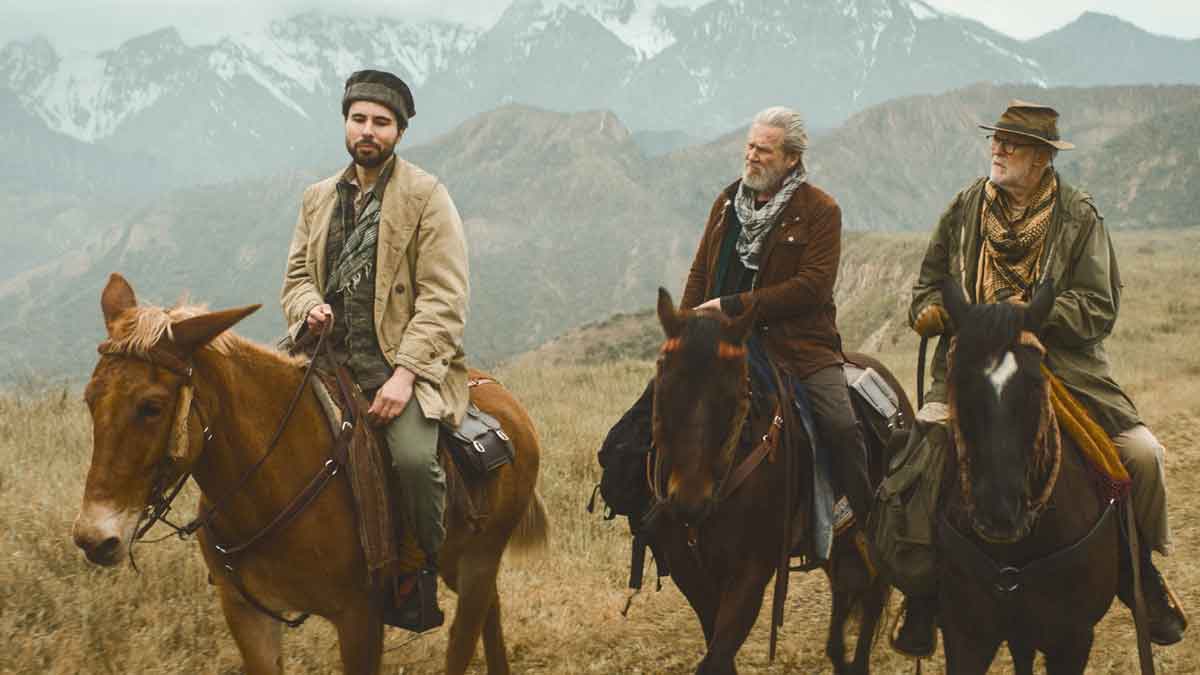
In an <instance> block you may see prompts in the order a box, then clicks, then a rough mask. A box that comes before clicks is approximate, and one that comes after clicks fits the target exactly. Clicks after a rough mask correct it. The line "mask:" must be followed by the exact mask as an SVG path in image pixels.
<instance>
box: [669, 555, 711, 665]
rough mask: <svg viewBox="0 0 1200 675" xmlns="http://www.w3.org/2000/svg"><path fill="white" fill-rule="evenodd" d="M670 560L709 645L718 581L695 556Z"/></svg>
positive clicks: (675, 578)
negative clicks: (701, 565)
mask: <svg viewBox="0 0 1200 675" xmlns="http://www.w3.org/2000/svg"><path fill="white" fill-rule="evenodd" d="M670 562H671V578H672V579H674V580H675V585H676V586H678V587H679V590H680V592H682V593H683V596H684V597H685V598H687V600H688V604H690V605H691V606H692V611H694V612H695V613H696V618H697V619H699V620H700V629H701V630H703V631H704V644H705V645H706V646H707V645H708V644H710V643H711V642H712V634H713V623H714V622H715V620H716V618H717V594H716V592H715V591H716V581H715V580H714V579H712V578H711V577H710V576H709V575H708V573H707V572H705V571H704V569H703V568H702V567H700V565H699V564H698V563H697V561H696V559H695V556H692V555H684V556H675V557H673V558H672V559H671V561H670Z"/></svg>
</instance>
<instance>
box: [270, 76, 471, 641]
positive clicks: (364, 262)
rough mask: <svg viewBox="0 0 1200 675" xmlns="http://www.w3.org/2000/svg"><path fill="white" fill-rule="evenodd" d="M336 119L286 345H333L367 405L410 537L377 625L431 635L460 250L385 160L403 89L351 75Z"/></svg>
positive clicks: (455, 373)
mask: <svg viewBox="0 0 1200 675" xmlns="http://www.w3.org/2000/svg"><path fill="white" fill-rule="evenodd" d="M342 114H343V116H344V118H345V132H346V137H345V141H346V150H347V152H349V153H350V156H351V158H352V160H353V161H352V162H351V164H350V166H348V167H347V168H346V169H345V170H343V171H341V172H339V173H338V174H336V175H334V176H331V177H329V178H326V179H325V180H323V181H321V182H319V183H316V184H314V185H312V186H310V187H309V188H308V189H307V190H305V191H304V201H303V205H302V206H301V208H300V217H299V218H298V219H297V221H296V230H295V234H294V236H293V238H292V244H291V248H290V249H289V251H288V261H287V272H286V273H285V276H284V282H283V292H282V297H281V304H282V305H283V313H284V315H285V316H286V317H287V320H288V323H289V325H290V326H291V328H290V333H291V335H292V337H293V338H297V337H298V336H299V334H300V332H301V331H302V330H310V331H314V332H317V333H320V332H323V331H330V332H331V333H330V335H329V337H328V338H327V340H328V344H330V345H331V349H332V351H333V354H334V358H335V360H337V361H339V362H341V363H344V364H345V365H346V366H347V367H348V368H349V370H350V372H351V374H352V375H353V377H354V379H355V381H356V382H357V384H358V385H359V386H360V387H361V388H362V390H363V391H364V393H366V395H367V397H368V399H370V400H371V408H370V410H369V411H368V413H367V416H368V418H369V419H370V420H371V421H372V422H373V423H375V424H377V425H379V426H381V427H383V429H384V435H385V436H386V439H387V446H388V450H389V452H390V455H391V460H392V468H393V471H394V474H395V478H396V482H397V483H398V487H399V496H400V500H399V501H400V504H401V510H402V519H403V522H404V527H405V532H406V533H410V534H409V535H408V536H406V537H405V540H404V541H403V542H402V545H401V560H400V564H401V567H402V568H403V571H404V572H406V573H407V574H406V576H405V578H404V580H403V581H402V583H401V585H400V593H401V594H404V595H406V596H407V598H408V601H407V602H404V603H402V606H401V607H400V608H399V611H398V612H396V613H394V614H385V619H386V620H388V622H389V623H393V624H395V625H398V626H402V627H404V628H408V629H410V630H416V631H421V630H426V629H428V628H432V627H435V626H439V625H441V623H442V613H441V611H440V610H439V609H438V608H437V593H436V589H437V574H436V569H435V566H436V561H437V558H436V556H437V552H438V549H439V548H440V547H441V545H442V541H443V539H444V538H445V535H446V532H445V529H444V526H443V524H442V515H443V511H444V509H445V494H446V482H445V476H444V475H443V473H442V469H441V466H440V465H439V464H438V460H437V439H438V423H439V422H442V421H444V422H447V423H450V424H453V425H457V424H458V423H459V422H460V421H461V419H462V417H463V414H464V413H465V412H466V408H467V369H466V363H465V359H464V355H463V349H462V335H463V326H464V323H465V321H466V313H467V293H468V286H467V250H466V243H465V241H464V239H463V227H462V221H461V220H460V219H459V216H458V212H457V211H456V210H455V208H454V203H453V202H452V201H450V195H449V194H448V193H447V192H446V188H445V187H444V186H443V185H442V184H441V183H440V182H439V181H438V179H437V178H435V177H433V176H431V175H429V174H427V173H425V172H424V171H422V170H421V169H419V168H417V167H416V166H413V165H412V164H409V163H408V162H405V161H404V160H403V159H400V158H398V157H396V156H394V154H393V152H394V150H395V147H396V143H397V142H399V140H400V138H401V137H403V135H404V131H405V130H406V129H407V128H408V122H409V120H410V119H411V118H412V117H413V115H414V114H415V108H414V106H413V99H412V93H411V92H410V91H409V89H408V86H407V85H406V84H405V83H404V82H403V81H402V80H401V79H400V78H398V77H396V76H395V75H392V74H391V73H386V72H381V71H376V70H363V71H359V72H357V73H354V74H353V75H351V76H350V78H349V79H348V80H346V89H345V92H344V94H343V97H342ZM413 534H415V542H414V541H413V536H412V535H413ZM418 546H419V547H418Z"/></svg>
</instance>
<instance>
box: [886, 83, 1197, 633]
mask: <svg viewBox="0 0 1200 675" xmlns="http://www.w3.org/2000/svg"><path fill="white" fill-rule="evenodd" d="M1057 120H1058V113H1057V112H1056V111H1055V110H1053V109H1052V108H1049V107H1047V106H1043V105H1039V104H1036V103H1029V102H1025V101H1017V100H1014V101H1012V102H1011V104H1010V105H1009V108H1008V109H1007V110H1006V111H1005V112H1004V114H1003V115H1002V116H1001V118H1000V120H999V121H998V122H997V123H996V124H994V125H980V127H981V128H983V129H986V130H989V131H991V132H992V134H993V135H992V136H990V139H991V154H990V157H991V166H990V171H989V175H988V177H986V178H979V179H977V180H975V181H974V182H972V183H971V185H969V186H967V187H966V188H965V189H963V190H962V191H961V192H959V193H958V195H956V196H955V198H954V200H953V201H952V202H951V203H950V206H949V207H948V208H947V209H946V211H945V213H943V214H942V217H941V218H940V219H939V221H938V224H937V227H936V228H935V229H934V232H933V236H932V237H931V238H930V241H929V247H928V250H927V251H926V253H925V259H924V261H923V262H922V263H921V271H920V275H919V277H918V279H917V283H916V285H915V286H914V287H913V292H912V305H911V307H910V309H909V321H910V323H911V325H912V327H913V329H914V330H916V331H917V332H918V333H920V334H921V335H922V336H923V337H934V336H939V335H943V334H944V333H945V332H946V331H947V330H948V329H950V328H951V327H950V325H949V324H950V320H949V316H948V315H947V313H946V310H945V309H944V307H943V304H942V295H941V290H940V289H941V284H942V281H943V280H945V279H947V278H953V279H957V280H959V281H960V282H961V283H962V286H963V288H964V289H966V291H967V294H968V299H969V300H970V301H971V302H1004V301H1018V302H1027V301H1029V300H1030V297H1031V293H1032V289H1033V288H1034V286H1035V285H1036V284H1037V283H1038V282H1040V281H1041V280H1043V279H1053V280H1054V283H1055V291H1056V300H1055V302H1054V308H1053V309H1052V310H1051V312H1050V315H1049V317H1048V319H1047V320H1046V323H1045V324H1044V327H1043V335H1042V336H1041V337H1042V342H1043V343H1044V345H1045V347H1046V366H1047V367H1048V368H1049V369H1050V371H1051V372H1052V373H1054V375H1055V376H1056V377H1058V378H1059V379H1060V380H1061V381H1062V383H1063V384H1064V385H1066V387H1067V389H1068V390H1070V392H1071V394H1072V395H1074V397H1075V398H1076V399H1078V400H1079V401H1080V402H1081V403H1082V404H1083V406H1084V407H1085V408H1086V409H1087V411H1088V413H1089V414H1090V415H1091V416H1092V417H1093V418H1094V419H1095V421H1096V422H1097V423H1098V424H1099V425H1100V426H1101V427H1102V428H1103V429H1104V430H1105V431H1106V432H1107V433H1108V434H1109V436H1111V437H1112V439H1113V442H1114V444H1115V445H1116V447H1117V451H1118V452H1119V453H1120V455H1121V459H1122V462H1123V463H1124V464H1125V467H1126V468H1127V469H1128V471H1129V474H1130V477H1131V478H1132V481H1133V485H1132V493H1133V506H1134V513H1135V516H1136V519H1137V524H1138V531H1139V533H1140V535H1141V542H1142V544H1143V547H1144V550H1143V551H1142V556H1143V565H1144V566H1145V567H1144V569H1145V570H1146V572H1145V573H1144V576H1143V579H1144V584H1143V586H1144V589H1143V590H1144V591H1145V593H1146V598H1147V603H1148V605H1149V610H1150V624H1151V625H1150V635H1151V639H1152V640H1153V641H1154V642H1156V643H1158V644H1173V643H1175V642H1178V641H1179V640H1180V639H1182V635H1183V631H1184V628H1185V626H1186V623H1185V620H1184V617H1183V614H1182V611H1181V610H1180V609H1179V608H1178V606H1177V605H1176V604H1175V602H1174V600H1173V598H1172V597H1170V596H1169V592H1168V591H1167V587H1166V583H1165V581H1164V580H1163V578H1162V576H1161V575H1160V574H1159V573H1158V571H1157V570H1155V569H1154V567H1153V565H1152V564H1151V558H1150V551H1151V550H1157V551H1158V552H1160V553H1162V554H1163V555H1166V554H1167V553H1168V552H1169V550H1170V530H1169V528H1168V526H1167V493H1166V482H1165V478H1164V474H1163V447H1162V445H1161V444H1160V443H1159V442H1158V440H1157V439H1156V438H1155V437H1154V435H1153V434H1152V433H1150V430H1149V429H1147V428H1146V426H1145V425H1144V424H1143V423H1142V420H1141V418H1140V417H1139V416H1138V412H1137V409H1136V408H1135V407H1134V405H1133V402H1132V401H1131V400H1130V399H1129V397H1128V396H1126V395H1125V393H1124V392H1123V391H1122V390H1121V387H1120V386H1119V385H1118V384H1117V383H1116V382H1115V381H1114V380H1113V378H1112V375H1111V374H1110V370H1109V364H1108V357H1107V355H1106V353H1105V351H1104V340H1105V338H1107V337H1108V336H1109V334H1110V333H1111V332H1112V329H1113V325H1114V324H1115V323H1116V320H1117V310H1118V308H1119V306H1120V298H1121V278H1120V274H1119V273H1118V270H1117V259H1116V253H1115V252H1114V250H1113V246H1112V241H1111V240H1110V239H1109V235H1108V230H1107V229H1106V228H1105V226H1104V219H1103V218H1101V217H1100V213H1099V211H1098V210H1097V209H1096V205H1095V204H1094V203H1093V201H1092V197H1091V195H1089V194H1087V193H1086V192H1083V191H1081V190H1079V189H1077V188H1075V187H1073V186H1071V185H1069V184H1067V183H1066V181H1065V180H1063V178H1062V176H1061V175H1060V174H1059V173H1058V172H1057V171H1056V170H1055V169H1054V165H1053V161H1054V158H1055V157H1056V156H1057V154H1058V152H1059V151H1060V150H1070V149H1072V148H1073V147H1074V146H1073V145H1072V144H1070V143H1067V142H1066V141H1063V140H1061V139H1060V138H1059V135H1058V128H1057ZM949 343H950V341H949V340H948V339H946V338H943V339H940V340H939V341H938V346H937V350H936V352H935V354H934V359H933V364H932V371H933V385H932V388H931V391H930V394H929V396H928V398H927V401H928V402H927V404H926V406H925V407H924V408H923V409H922V410H921V412H920V414H919V415H918V419H922V420H924V421H926V422H933V423H945V420H946V419H947V412H946V355H947V351H948V348H949ZM941 436H942V437H944V434H942V435H941ZM934 606H935V599H934V598H928V597H927V598H910V599H909V610H908V615H907V617H906V620H905V623H904V626H903V627H902V629H901V632H900V635H899V636H898V638H897V640H896V646H897V648H898V649H900V650H901V651H904V652H907V653H911V654H914V655H920V654H923V653H927V652H929V651H932V649H933V644H934V635H933V630H934Z"/></svg>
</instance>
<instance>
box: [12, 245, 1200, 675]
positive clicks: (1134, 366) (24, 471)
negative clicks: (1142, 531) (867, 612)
mask: <svg viewBox="0 0 1200 675" xmlns="http://www.w3.org/2000/svg"><path fill="white" fill-rule="evenodd" d="M889 236H890V235H889ZM899 239H904V241H902V242H901V241H898V240H899ZM919 239H920V238H919V237H912V238H906V237H899V236H897V237H896V239H891V240H889V241H892V242H893V243H903V244H905V246H906V247H908V248H909V250H912V248H913V247H916V248H919ZM1117 246H1118V249H1119V254H1120V256H1121V260H1122V270H1123V272H1124V276H1125V296H1124V302H1123V305H1122V317H1121V321H1120V323H1119V325H1118V328H1117V331H1116V334H1115V335H1114V336H1113V338H1112V339H1111V340H1110V341H1109V351H1110V355H1111V357H1112V360H1113V362H1114V366H1115V371H1116V372H1115V374H1116V377H1117V379H1118V381H1120V382H1122V383H1123V384H1124V385H1125V386H1126V387H1127V389H1128V391H1129V393H1130V394H1131V396H1132V397H1133V399H1134V400H1135V401H1136V402H1137V403H1138V405H1139V407H1140V409H1141V410H1142V412H1143V415H1144V417H1145V419H1146V421H1147V422H1148V423H1149V425H1150V426H1151V428H1152V429H1153V430H1154V431H1155V432H1156V433H1157V434H1158V436H1159V438H1160V439H1161V440H1162V441H1163V442H1164V444H1165V445H1166V446H1167V449H1168V456H1167V475H1168V480H1169V484H1170V489H1171V502H1170V508H1171V516H1172V521H1173V524H1174V534H1175V542H1176V552H1175V554H1174V555H1173V556H1172V557H1171V558H1169V559H1166V560H1164V561H1162V567H1163V568H1164V570H1165V572H1166V574H1167V575H1168V578H1169V579H1170V580H1171V581H1172V582H1173V584H1174V585H1175V587H1176V589H1177V591H1178V592H1179V594H1180V595H1181V596H1182V598H1183V601H1184V602H1185V604H1186V605H1188V606H1189V607H1191V608H1192V609H1193V610H1195V609H1196V608H1198V607H1200V572H1197V571H1196V570H1197V567H1196V565H1195V564H1194V563H1195V561H1196V560H1197V559H1198V558H1200V536H1198V531H1197V528H1196V527H1194V526H1193V525H1192V524H1193V523H1194V522H1196V519H1197V518H1198V517H1200V407H1198V406H1197V400H1200V296H1198V295H1197V293H1196V292H1197V290H1198V289H1200V267H1197V266H1196V263H1195V261H1196V260H1197V259H1200V231H1196V230H1192V231H1177V232H1144V233H1131V234H1122V235H1120V236H1118V237H1117ZM889 293H893V292H892V291H889ZM650 300H651V299H647V302H648V303H649V302H650ZM897 304H898V303H895V302H890V301H889V302H884V303H882V304H881V305H880V306H881V307H887V306H890V307H896V306H897ZM872 313H874V312H871V313H867V314H872ZM846 314H847V315H848V316H856V314H855V310H854V309H853V308H847V311H846ZM859 314H863V313H862V312H859ZM887 318H889V317H885V318H884V320H886V319H887ZM890 318H891V319H892V320H893V322H896V321H898V319H897V318H896V317H895V316H892V317H890ZM844 329H845V331H846V332H847V335H848V336H855V337H857V338H858V340H859V342H860V343H861V341H863V340H865V339H867V338H868V336H869V338H870V342H871V344H872V345H873V346H875V347H877V348H878V349H880V350H881V351H880V353H881V355H882V357H883V359H884V360H885V362H887V363H888V364H890V365H891V366H892V367H893V368H895V369H896V371H897V372H898V373H899V374H900V376H901V380H902V381H903V382H905V383H906V386H909V387H912V386H913V377H914V376H913V373H914V361H915V357H914V355H915V341H914V340H913V339H912V338H911V337H910V336H909V335H908V334H906V333H904V332H903V331H900V330H893V331H891V332H890V333H888V335H883V334H881V333H880V331H879V330H877V327H875V326H869V325H859V326H854V327H850V326H846V327H844ZM889 335H890V337H889ZM97 337H99V336H97ZM852 344H854V343H853V342H852ZM651 371H652V365H651V364H650V363H649V362H647V361H640V360H621V361H612V362H605V363H593V364H583V365H554V366H550V367H546V366H540V367H539V366H538V365H537V364H536V363H535V361H534V360H524V361H520V362H518V363H516V364H514V365H512V366H510V367H508V368H505V369H502V370H501V371H500V373H499V375H500V376H501V379H502V380H503V381H504V382H505V383H506V384H507V385H508V386H509V387H510V388H511V389H512V390H513V391H514V392H516V394H517V395H518V396H519V397H520V398H521V399H522V400H523V401H524V403H525V404H526V405H527V406H528V407H529V409H530V410H531V412H532V414H533V416H534V419H535V420H536V421H537V423H538V427H539V431H540V434H541V437H542V441H543V445H544V452H545V454H544V463H543V467H544V472H543V475H542V479H541V490H542V493H543V495H544V496H545V498H546V501H547V504H548V506H549V508H550V511H551V515H552V517H553V520H554V527H555V530H554V535H553V543H552V549H551V551H550V552H549V553H548V554H547V555H546V556H544V557H542V558H536V559H530V560H510V561H509V562H508V564H507V565H506V567H505V569H504V571H503V573H502V577H501V597H502V598H503V602H504V605H505V606H504V616H505V630H506V633H507V636H508V640H509V648H510V652H511V657H512V661H513V666H514V671H515V672H519V673H555V674H558V673H598V674H616V673H685V672H691V668H693V667H694V665H695V663H696V662H697V661H698V659H699V658H700V655H701V654H702V649H703V644H702V639H701V635H700V630H699V626H698V624H697V622H696V621H695V619H694V617H693V615H692V613H691V610H690V609H689V608H688V606H687V604H686V602H685V601H684V600H683V598H682V596H681V595H680V593H679V592H678V591H677V590H676V589H675V587H674V585H673V584H672V583H671V582H670V581H669V580H668V581H667V582H666V583H665V584H664V585H663V588H662V591H661V592H657V593H656V592H654V584H653V581H652V579H653V576H652V573H651V574H650V575H648V579H649V581H648V583H647V587H646V589H645V590H644V591H643V592H642V593H641V594H640V595H639V596H637V597H636V598H635V599H634V600H633V603H632V609H631V611H630V612H629V615H628V616H627V617H623V616H622V615H621V614H620V609H621V607H622V606H623V605H624V603H625V600H626V595H627V591H626V590H625V588H624V585H625V579H626V573H627V560H628V552H629V542H628V538H627V536H626V528H625V525H624V521H623V520H621V521H612V522H606V521H604V520H602V519H601V518H600V517H599V516H598V515H591V514H588V513H587V512H586V511H585V510H584V504H585V502H586V501H587V498H588V496H589V494H590V492H591V488H592V486H593V484H594V483H595V481H596V480H597V478H598V467H597V466H596V464H595V455H594V453H595V450H596V448H597V446H598V444H599V442H600V439H601V438H602V436H603V434H604V432H605V431H606V430H607V428H608V426H609V425H611V424H612V422H613V421H615V420H616V418H617V417H618V416H619V414H620V413H621V412H622V411H623V409H624V408H625V406H627V405H628V404H629V403H630V402H631V401H632V400H633V398H634V397H635V396H636V395H637V393H638V392H639V391H640V389H641V387H642V386H643V384H644V382H645V381H646V379H647V378H648V377H649V376H650V373H651ZM89 434H90V422H89V419H88V416H87V411H86V409H85V407H84V406H83V404H82V403H81V401H80V397H79V393H78V391H76V390H75V389H56V390H49V391H47V390H46V388H45V387H41V388H34V387H24V388H18V389H16V390H10V391H8V392H6V393H4V394H0V528H2V530H3V531H2V541H3V542H4V545H3V551H2V552H0V556H2V562H0V644H2V645H3V647H2V648H0V673H71V674H74V673H217V674H222V675H224V674H232V673H238V672H240V662H239V659H238V655H237V651H236V649H235V647H234V645H233V642H232V640H231V639H230V637H229V634H228V632H227V631H226V628H225V625H224V622H223V620H222V619H221V616H220V613H219V610H218V608H217V603H216V600H215V597H214V596H213V594H212V592H211V590H210V589H209V587H208V585H207V582H206V574H205V570H204V568H203V564H202V563H201V561H200V556H199V554H198V551H197V550H196V544H195V543H194V542H188V543H181V542H178V541H174V540H168V541H166V542H164V543H161V544H157V545H153V546H142V547H139V548H138V549H136V553H137V558H138V564H139V567H140V568H141V570H142V571H141V573H140V574H137V573H135V572H134V571H133V570H132V569H130V567H129V566H128V565H123V566H121V567H120V568H118V569H113V570H102V569H98V568H95V567H93V566H90V565H89V564H87V563H86V562H85V561H84V559H83V557H82V555H81V554H80V553H79V551H77V550H76V549H75V547H74V546H73V545H72V543H71V541H70V536H69V530H70V526H71V522H72V519H73V518H74V515H75V510H76V508H77V507H78V503H79V499H80V495H81V492H82V483H83V478H84V473H85V471H86V468H87V463H88V457H89V451H90V439H89ZM451 603H452V598H450V597H445V598H443V604H444V605H445V606H451ZM828 604H829V597H828V592H827V589H826V584H825V580H824V578H823V577H822V576H820V575H819V574H810V575H807V576H804V575H797V576H796V577H795V578H794V579H793V586H792V589H791V595H790V600H789V606H788V609H787V620H786V625H785V627H784V629H783V632H782V642H781V650H780V654H779V657H778V658H777V659H776V661H775V663H774V664H773V665H770V664H768V663H767V657H766V643H767V627H766V623H767V622H766V620H765V619H763V620H760V621H759V625H758V626H757V627H756V628H755V630H754V632H753V633H752V634H751V636H750V639H749V640H748V642H747V644H746V646H745V648H744V649H743V650H742V652H741V657H740V660H739V667H740V669H741V672H743V673H820V672H828V667H827V665H826V661H825V658H824V656H823V654H822V650H823V642H824V630H825V624H826V620H827V613H828ZM1196 630H1197V629H1195V628H1194V629H1193V631H1192V634H1191V635H1189V636H1188V639H1186V640H1185V641H1184V642H1183V643H1181V644H1180V645H1177V646H1175V647H1172V648H1169V649H1161V648H1160V649H1156V660H1157V663H1158V666H1159V669H1160V672H1164V673H1194V672H1200V649H1197V640H1196V637H1195V635H1196ZM445 641H446V636H445V631H444V630H441V631H436V632H433V633H431V634H428V635H425V636H422V637H419V638H416V639H413V638H412V637H411V636H409V635H408V634H405V633H402V632H401V631H397V630H391V631H389V632H388V634H387V638H386V646H385V649H386V650H387V652H386V655H385V669H384V672H386V673H393V674H395V673H405V674H417V673H436V672H438V671H439V668H440V664H441V658H442V651H443V649H444V646H445ZM284 646H285V652H286V658H285V667H286V670H287V672H291V673H325V672H335V671H336V669H337V665H336V664H337V661H336V644H335V642H334V637H333V632H332V630H330V629H329V627H328V626H326V625H324V624H323V623H322V622H321V621H320V620H313V621H310V622H309V623H308V624H307V625H305V626H304V627H303V628H301V629H298V630H294V631H287V632H286V634H285V638H284ZM873 665H874V667H875V670H876V672H882V673H897V672H911V671H912V666H913V664H912V662H910V661H907V660H905V659H902V658H899V657H898V656H897V655H895V654H893V653H892V652H890V650H889V649H888V648H887V647H886V646H883V645H880V646H878V647H877V648H876V650H875V653H874V658H873ZM925 666H926V672H934V673H936V672H941V671H942V664H941V661H940V659H934V660H932V662H929V663H926V664H925ZM477 668H479V670H480V671H482V667H481V666H477ZM1136 668H1137V665H1136V650H1135V648H1134V642H1133V637H1132V623H1131V621H1130V619H1129V613H1128V612H1127V611H1126V610H1125V609H1124V608H1123V607H1122V606H1120V605H1119V604H1115V605H1114V607H1113V609H1112V610H1111V611H1110V613H1109V616H1108V617H1107V618H1106V619H1105V621H1104V622H1103V623H1102V624H1101V625H1100V630H1099V636H1098V640H1097V645H1096V648H1095V649H1094V651H1093V654H1092V661H1091V666H1090V668H1089V672H1090V673H1134V672H1136ZM1008 670H1009V667H1008V666H1007V662H1006V661H1005V660H998V661H997V664H996V666H995V667H994V671H995V672H1007V671H1008Z"/></svg>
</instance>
